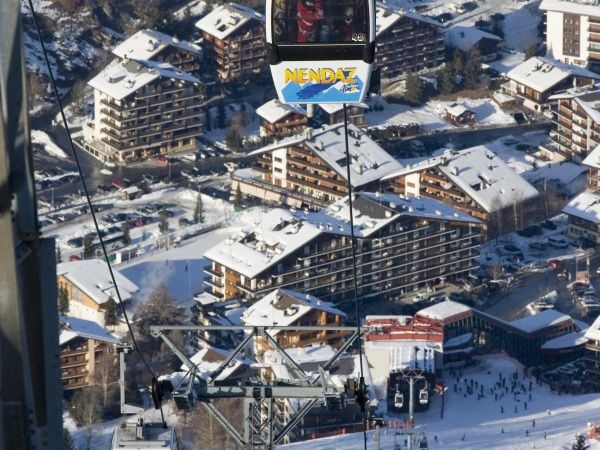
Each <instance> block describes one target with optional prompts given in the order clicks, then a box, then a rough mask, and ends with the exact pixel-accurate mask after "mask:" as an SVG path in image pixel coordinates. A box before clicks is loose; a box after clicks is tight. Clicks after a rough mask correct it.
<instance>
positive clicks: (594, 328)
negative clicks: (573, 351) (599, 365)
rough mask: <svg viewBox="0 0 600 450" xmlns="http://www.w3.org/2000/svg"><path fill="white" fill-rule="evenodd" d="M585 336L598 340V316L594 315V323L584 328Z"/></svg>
mask: <svg viewBox="0 0 600 450" xmlns="http://www.w3.org/2000/svg"><path fill="white" fill-rule="evenodd" d="M585 337H586V338H587V339H592V340H594V341H600V316H598V317H596V320H594V323H593V324H591V325H590V327H589V328H588V329H587V330H585Z"/></svg>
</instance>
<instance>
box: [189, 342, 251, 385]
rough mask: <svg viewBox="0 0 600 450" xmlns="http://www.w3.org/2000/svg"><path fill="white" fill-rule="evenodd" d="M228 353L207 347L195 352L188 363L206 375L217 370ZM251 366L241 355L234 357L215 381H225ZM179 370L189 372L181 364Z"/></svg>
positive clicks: (228, 351) (227, 351)
mask: <svg viewBox="0 0 600 450" xmlns="http://www.w3.org/2000/svg"><path fill="white" fill-rule="evenodd" d="M230 353H231V351H230V350H224V349H221V348H218V347H212V346H210V345H207V346H206V347H204V348H202V349H201V350H199V351H197V352H196V353H195V354H194V355H193V356H192V357H191V358H190V361H192V362H193V363H194V364H196V365H197V367H198V369H199V371H200V372H201V373H207V374H208V373H211V372H214V371H215V370H217V369H218V368H219V366H220V365H221V363H222V362H223V361H224V360H225V359H226V358H227V357H228V356H229V355H230ZM251 364H252V361H250V360H249V359H246V358H244V357H242V356H241V355H236V356H235V357H234V358H233V359H232V360H231V362H230V363H229V364H228V365H227V367H226V368H225V370H223V372H221V374H220V375H219V376H218V377H217V378H216V379H217V380H219V381H221V380H226V379H227V378H229V377H230V376H231V375H232V374H233V373H234V372H235V371H236V370H238V369H239V368H240V367H242V366H250V365H251ZM181 370H183V371H184V372H185V371H187V370H189V367H187V365H185V364H182V365H181ZM201 376H202V375H201Z"/></svg>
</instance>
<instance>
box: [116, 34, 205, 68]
mask: <svg viewBox="0 0 600 450" xmlns="http://www.w3.org/2000/svg"><path fill="white" fill-rule="evenodd" d="M167 47H176V48H179V49H181V50H186V51H188V52H191V53H195V54H197V55H200V54H201V53H202V49H201V48H200V47H199V46H197V45H196V44H192V43H191V42H187V41H182V40H179V39H177V38H176V37H173V36H169V35H168V34H165V33H161V32H160V31H156V30H140V31H138V32H137V33H135V34H134V35H133V36H130V37H129V38H127V39H126V40H124V41H123V42H121V43H120V44H119V45H117V46H116V47H115V48H114V49H113V51H112V52H113V53H114V54H115V55H117V56H118V57H119V58H129V59H135V60H142V61H144V60H147V59H152V58H153V57H154V56H155V55H157V54H158V53H160V52H161V51H163V50H164V49H165V48H167Z"/></svg>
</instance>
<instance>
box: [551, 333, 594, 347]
mask: <svg viewBox="0 0 600 450" xmlns="http://www.w3.org/2000/svg"><path fill="white" fill-rule="evenodd" d="M586 342H587V339H586V337H585V330H584V331H573V332H572V333H567V334H563V335H562V336H559V337H557V338H554V339H550V340H549V341H546V342H544V344H543V345H542V349H543V350H558V349H561V348H570V347H576V346H578V345H582V344H585V343H586Z"/></svg>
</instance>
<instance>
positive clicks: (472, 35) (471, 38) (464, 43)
mask: <svg viewBox="0 0 600 450" xmlns="http://www.w3.org/2000/svg"><path fill="white" fill-rule="evenodd" d="M482 39H490V40H492V41H497V42H501V41H502V38H501V37H498V36H496V35H495V34H492V33H488V32H487V31H483V30H480V29H479V28H475V27H465V26H462V25H456V26H453V27H452V28H449V29H448V30H447V31H446V40H447V42H448V45H450V46H451V47H454V48H457V49H459V50H462V51H463V52H466V51H469V50H470V49H471V47H473V46H474V45H475V44H477V43H478V42H479V41H481V40H482Z"/></svg>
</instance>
